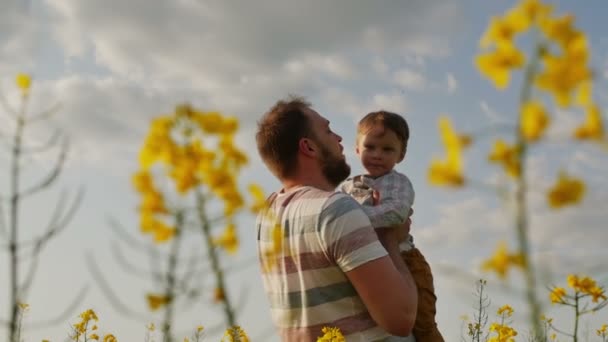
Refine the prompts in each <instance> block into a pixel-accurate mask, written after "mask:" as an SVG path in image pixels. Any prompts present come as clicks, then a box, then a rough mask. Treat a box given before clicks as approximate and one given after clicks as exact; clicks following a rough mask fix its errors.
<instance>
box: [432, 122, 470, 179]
mask: <svg viewBox="0 0 608 342" xmlns="http://www.w3.org/2000/svg"><path fill="white" fill-rule="evenodd" d="M438 124H439V133H440V135H441V141H442V143H443V146H444V148H445V150H446V159H445V160H439V159H433V161H432V162H431V165H430V167H429V171H428V180H429V182H430V183H431V184H434V185H440V186H441V185H444V186H455V187H458V186H462V185H463V184H464V176H463V175H462V150H463V149H464V148H465V147H467V146H469V145H470V144H471V137H470V136H469V135H465V134H458V133H456V131H455V130H454V128H453V127H452V123H451V122H450V119H449V118H448V117H446V116H441V117H440V118H439V121H438Z"/></svg>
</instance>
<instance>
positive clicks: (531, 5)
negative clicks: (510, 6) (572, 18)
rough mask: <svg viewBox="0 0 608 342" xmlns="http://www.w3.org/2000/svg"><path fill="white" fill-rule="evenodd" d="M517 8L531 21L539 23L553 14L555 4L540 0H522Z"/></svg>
mask: <svg viewBox="0 0 608 342" xmlns="http://www.w3.org/2000/svg"><path fill="white" fill-rule="evenodd" d="M516 10H518V11H521V12H522V13H523V14H524V15H525V16H526V18H527V19H528V21H529V22H530V23H537V22H539V21H540V20H542V19H544V18H546V17H547V16H548V15H550V14H551V12H552V11H553V6H551V5H549V4H544V3H542V2H540V1H539V0H523V1H520V3H519V5H518V6H517V7H516Z"/></svg>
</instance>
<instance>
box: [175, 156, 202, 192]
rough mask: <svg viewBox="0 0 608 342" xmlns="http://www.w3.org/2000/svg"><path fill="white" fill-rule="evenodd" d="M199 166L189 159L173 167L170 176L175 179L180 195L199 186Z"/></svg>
mask: <svg viewBox="0 0 608 342" xmlns="http://www.w3.org/2000/svg"><path fill="white" fill-rule="evenodd" d="M197 166H198V165H197V164H196V163H195V162H194V161H193V160H188V159H185V160H181V161H180V163H179V164H177V165H174V166H173V168H172V169H171V172H170V173H169V176H170V177H171V178H172V179H173V181H174V183H175V188H176V190H177V192H178V193H180V194H182V195H183V194H185V193H187V192H188V191H189V190H191V189H192V188H194V187H196V186H197V185H198V184H199V180H198V177H197V172H196V171H197Z"/></svg>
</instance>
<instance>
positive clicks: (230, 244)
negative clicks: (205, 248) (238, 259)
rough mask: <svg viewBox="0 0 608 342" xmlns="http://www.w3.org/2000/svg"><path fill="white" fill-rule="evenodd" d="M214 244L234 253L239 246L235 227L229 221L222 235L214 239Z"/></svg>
mask: <svg viewBox="0 0 608 342" xmlns="http://www.w3.org/2000/svg"><path fill="white" fill-rule="evenodd" d="M214 243H215V245H216V246H219V247H221V248H224V249H225V250H226V251H227V252H228V253H230V254H234V253H236V252H237V250H238V248H239V239H238V236H237V235H236V227H235V225H234V224H233V223H229V224H228V225H227V226H226V228H225V229H224V232H223V233H222V235H220V236H219V237H218V238H216V239H215V240H214Z"/></svg>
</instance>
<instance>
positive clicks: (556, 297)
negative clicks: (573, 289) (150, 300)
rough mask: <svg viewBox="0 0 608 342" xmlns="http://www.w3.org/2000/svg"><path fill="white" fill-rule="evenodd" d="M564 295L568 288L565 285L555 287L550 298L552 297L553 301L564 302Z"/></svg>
mask: <svg viewBox="0 0 608 342" xmlns="http://www.w3.org/2000/svg"><path fill="white" fill-rule="evenodd" d="M564 296H566V290H565V289H564V288H563V287H554V288H553V290H552V291H551V293H550V294H549V299H551V303H554V304H555V303H563V302H564Z"/></svg>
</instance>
